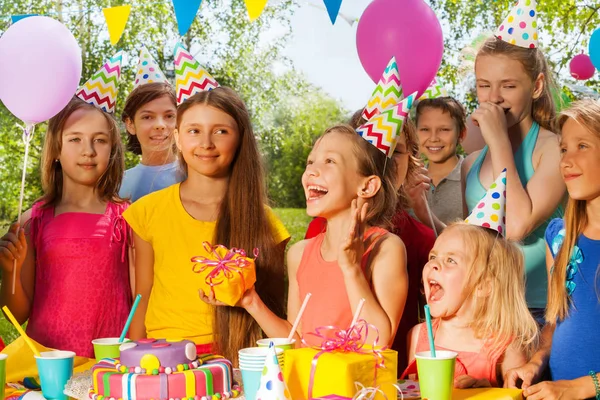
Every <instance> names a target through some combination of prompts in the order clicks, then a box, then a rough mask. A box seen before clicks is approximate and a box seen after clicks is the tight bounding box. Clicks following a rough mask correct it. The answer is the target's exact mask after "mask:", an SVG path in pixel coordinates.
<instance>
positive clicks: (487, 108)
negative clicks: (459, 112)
mask: <svg viewBox="0 0 600 400" xmlns="http://www.w3.org/2000/svg"><path fill="white" fill-rule="evenodd" d="M471 119H472V120H473V123H474V124H475V125H477V126H478V127H479V128H481V135H482V136H483V140H485V143H486V144H487V145H488V146H489V147H490V148H491V147H496V146H498V145H506V144H507V141H508V140H509V139H508V133H507V132H508V130H507V127H506V114H505V112H504V109H503V108H502V107H500V106H499V105H497V104H494V103H489V102H488V103H482V104H481V105H480V106H479V108H478V109H477V110H475V111H474V112H473V114H471Z"/></svg>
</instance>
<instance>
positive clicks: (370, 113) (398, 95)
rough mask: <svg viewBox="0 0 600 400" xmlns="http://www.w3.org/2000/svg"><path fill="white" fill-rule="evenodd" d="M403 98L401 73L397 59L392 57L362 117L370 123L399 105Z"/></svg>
mask: <svg viewBox="0 0 600 400" xmlns="http://www.w3.org/2000/svg"><path fill="white" fill-rule="evenodd" d="M402 98H403V96H402V84H401V83H400V72H399V71H398V64H396V57H392V59H391V60H390V62H389V63H388V65H387V67H386V68H385V70H384V71H383V75H382V76H381V79H379V83H378V84H377V86H376V87H375V90H373V94H372V95H371V98H370V99H369V102H368V103H367V106H366V107H365V109H364V110H363V113H362V117H363V118H364V119H365V120H367V121H368V120H370V119H371V118H373V117H374V116H376V115H377V114H379V113H381V112H382V111H383V110H387V109H388V108H391V107H393V106H395V105H396V104H398V103H399V102H400V100H402Z"/></svg>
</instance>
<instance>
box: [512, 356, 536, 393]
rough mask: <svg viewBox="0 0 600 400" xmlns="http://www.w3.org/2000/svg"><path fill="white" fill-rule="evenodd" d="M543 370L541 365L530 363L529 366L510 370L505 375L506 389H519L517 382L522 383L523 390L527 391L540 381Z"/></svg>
mask: <svg viewBox="0 0 600 400" xmlns="http://www.w3.org/2000/svg"><path fill="white" fill-rule="evenodd" d="M541 374H542V370H541V368H540V365H539V364H536V363H533V362H528V363H527V364H525V365H523V366H521V367H519V368H513V369H511V370H508V371H507V372H506V374H505V375H504V387H505V388H517V387H519V386H518V385H517V382H518V381H520V382H522V383H521V385H520V386H521V389H523V390H525V389H527V388H528V387H529V386H531V384H533V383H535V382H538V381H539V380H540V377H541Z"/></svg>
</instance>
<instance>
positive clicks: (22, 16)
mask: <svg viewBox="0 0 600 400" xmlns="http://www.w3.org/2000/svg"><path fill="white" fill-rule="evenodd" d="M36 15H38V14H19V15H11V17H10V20H11V23H12V24H14V23H15V22H17V21H20V20H22V19H24V18H27V17H35V16H36Z"/></svg>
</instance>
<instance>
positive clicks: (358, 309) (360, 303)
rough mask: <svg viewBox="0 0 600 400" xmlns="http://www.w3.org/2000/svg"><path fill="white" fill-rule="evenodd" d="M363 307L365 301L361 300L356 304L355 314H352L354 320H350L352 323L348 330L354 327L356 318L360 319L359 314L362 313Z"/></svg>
mask: <svg viewBox="0 0 600 400" xmlns="http://www.w3.org/2000/svg"><path fill="white" fill-rule="evenodd" d="M364 305H365V299H364V298H362V299H360V301H359V302H358V307H356V312H355V313H354V318H352V323H351V324H350V328H352V327H353V326H354V325H356V321H358V317H360V312H361V311H362V309H363V306H364Z"/></svg>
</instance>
